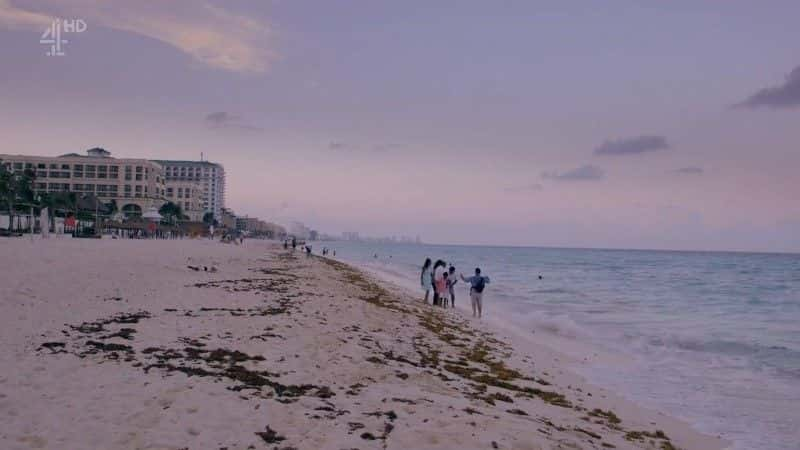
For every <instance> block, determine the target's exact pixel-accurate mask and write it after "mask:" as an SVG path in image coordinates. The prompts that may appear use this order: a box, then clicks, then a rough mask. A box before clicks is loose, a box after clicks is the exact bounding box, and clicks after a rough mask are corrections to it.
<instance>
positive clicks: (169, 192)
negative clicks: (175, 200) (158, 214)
mask: <svg viewBox="0 0 800 450" xmlns="http://www.w3.org/2000/svg"><path fill="white" fill-rule="evenodd" d="M172 195H173V191H172V188H167V197H172Z"/></svg>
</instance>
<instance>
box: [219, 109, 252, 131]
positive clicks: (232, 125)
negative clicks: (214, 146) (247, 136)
mask: <svg viewBox="0 0 800 450" xmlns="http://www.w3.org/2000/svg"><path fill="white" fill-rule="evenodd" d="M205 124H206V126H208V127H209V128H216V129H223V128H225V129H233V130H242V131H263V128H260V127H257V126H254V125H249V124H247V123H245V122H244V121H243V119H242V116H238V115H235V114H231V113H228V112H225V111H217V112H212V113H210V114H208V115H206V118H205Z"/></svg>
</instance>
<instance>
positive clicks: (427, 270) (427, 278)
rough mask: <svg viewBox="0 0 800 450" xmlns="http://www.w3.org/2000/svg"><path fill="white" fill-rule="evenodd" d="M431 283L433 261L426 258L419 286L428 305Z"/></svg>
mask: <svg viewBox="0 0 800 450" xmlns="http://www.w3.org/2000/svg"><path fill="white" fill-rule="evenodd" d="M335 255H336V253H335V252H334V256H335ZM431 281H433V273H432V272H431V259H430V258H425V263H424V264H422V272H420V274H419V284H420V285H422V290H423V291H425V303H428V294H430V292H431Z"/></svg>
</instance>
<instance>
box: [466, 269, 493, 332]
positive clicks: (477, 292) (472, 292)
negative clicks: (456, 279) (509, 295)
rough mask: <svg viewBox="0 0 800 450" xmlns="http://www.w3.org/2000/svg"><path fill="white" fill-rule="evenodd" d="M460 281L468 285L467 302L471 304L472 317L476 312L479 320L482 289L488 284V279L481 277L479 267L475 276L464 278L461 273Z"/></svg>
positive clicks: (481, 307) (481, 308) (481, 309)
mask: <svg viewBox="0 0 800 450" xmlns="http://www.w3.org/2000/svg"><path fill="white" fill-rule="evenodd" d="M461 279H462V280H464V283H469V284H470V288H469V300H470V303H472V317H475V314H476V312H477V317H478V318H479V319H480V318H481V315H482V312H483V289H484V288H485V287H486V285H487V284H489V277H485V276H483V275H481V269H480V267H476V268H475V275H473V276H471V277H469V278H464V274H463V273H462V274H461Z"/></svg>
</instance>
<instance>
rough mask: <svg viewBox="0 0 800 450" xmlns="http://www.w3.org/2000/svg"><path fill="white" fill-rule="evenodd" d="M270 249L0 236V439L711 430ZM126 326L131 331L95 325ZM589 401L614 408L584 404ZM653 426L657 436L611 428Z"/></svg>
mask: <svg viewBox="0 0 800 450" xmlns="http://www.w3.org/2000/svg"><path fill="white" fill-rule="evenodd" d="M286 255H287V253H286V252H284V251H283V249H281V248H278V247H276V246H271V245H269V244H268V243H266V242H261V241H252V240H251V241H247V242H246V244H245V245H244V246H233V245H225V244H220V243H216V242H211V241H188V240H187V241H128V240H70V239H49V240H44V241H36V242H31V241H30V240H27V239H3V240H0V261H2V267H3V269H2V273H1V274H0V448H2V449H27V448H51V449H88V448H102V449H182V448H190V449H221V448H228V449H246V448H255V449H261V448H300V449H306V448H308V449H311V448H325V449H328V448H330V449H339V448H362V449H364V448H403V449H412V448H414V449H416V448H442V449H444V448H457V449H470V448H487V449H490V448H493V446H496V447H497V448H513V449H550V448H598V449H599V448H611V447H609V446H615V447H616V448H672V447H667V445H672V446H674V448H685V449H703V450H705V449H716V448H722V447H723V446H724V444H725V443H724V442H723V441H721V440H719V439H716V438H713V437H708V436H704V435H701V434H699V433H697V432H695V431H693V430H692V429H691V428H690V427H689V426H688V425H686V424H683V423H681V422H679V421H676V420H673V419H671V418H669V417H666V416H664V415H661V414H659V413H657V412H652V411H647V410H643V409H641V408H638V407H636V406H635V405H633V404H631V403H629V402H626V401H624V400H622V399H620V398H618V397H617V396H615V395H613V394H612V393H609V392H605V391H603V390H602V389H600V388H598V387H594V386H590V385H588V384H586V383H585V382H584V381H583V380H582V379H581V378H580V377H578V376H576V375H574V374H572V373H570V372H569V371H568V370H566V369H565V366H566V364H565V363H564V362H563V358H564V356H563V355H560V354H558V353H557V352H555V351H553V350H551V349H549V348H548V347H545V346H543V345H525V347H524V351H523V349H522V348H512V346H509V345H507V344H505V343H503V342H500V341H496V340H495V337H494V335H493V334H492V332H491V330H489V329H488V328H487V325H483V324H476V325H474V326H473V324H472V321H471V319H470V320H468V319H466V318H464V317H463V316H462V315H461V314H460V313H454V312H452V311H449V312H447V313H445V312H442V311H440V310H434V309H432V308H431V307H429V306H425V305H422V304H421V303H419V302H418V301H417V300H416V299H412V298H409V297H408V296H407V295H406V294H404V293H403V292H402V291H401V290H399V289H397V288H395V287H393V286H390V285H387V284H385V283H378V284H376V282H375V281H374V280H373V279H372V278H371V277H366V278H364V277H363V276H362V274H361V273H360V272H355V271H353V270H352V269H349V268H347V267H345V266H340V265H339V264H331V263H329V262H326V260H323V259H321V258H318V257H312V258H306V257H305V256H304V255H301V254H300V252H297V255H296V257H286ZM190 265H191V266H208V267H214V268H216V269H217V271H216V272H213V273H212V272H205V271H202V270H201V271H194V270H191V269H189V268H188V267H187V266H190ZM262 269H267V270H266V272H265V271H262ZM209 282H210V284H208V285H201V286H196V284H198V283H209ZM202 308H217V309H206V310H203V309H202ZM219 308H225V309H224V310H220V309H219ZM141 311H146V312H147V313H148V316H147V317H142V318H140V319H139V320H138V321H136V320H127V322H130V323H117V322H113V321H109V320H108V319H111V318H113V317H117V318H119V317H120V316H119V314H131V313H137V312H141ZM128 317H129V316H128ZM122 322H126V320H122ZM133 322H135V323H133ZM82 324H85V325H86V326H84V327H82V328H81V329H80V330H76V329H74V328H72V327H76V328H78V327H80V326H81V325H82ZM92 324H93V325H92ZM99 325H102V330H100V331H92V327H95V329H96V328H97V327H98V326H99ZM126 328H127V329H132V330H134V331H132V332H130V334H129V335H128V336H127V337H129V338H130V339H126V338H125V337H124V335H125V332H124V331H123V333H122V335H123V336H115V337H110V335H112V334H114V333H117V332H119V331H121V330H123V329H126ZM500 339H501V340H506V339H507V338H505V337H502V338H500ZM89 341H92V342H95V343H96V344H88V342H89ZM445 341H449V343H448V342H445ZM481 342H482V343H484V344H486V345H487V346H488V347H489V350H488V351H489V353H488V355H484V354H482V353H481V352H480V351H475V350H476V349H477V350H481V348H482V347H480V346H478V347H476V345H477V344H479V343H481ZM509 342H510V341H509ZM44 343H58V344H64V346H63V347H60V346H58V345H57V344H56V345H55V346H53V345H51V348H42V347H41V345H42V344H44ZM98 344H99V345H107V344H119V345H125V346H130V350H126V349H125V347H119V348H120V349H118V350H115V349H113V348H112V349H106V350H102V349H98V346H97V345H98ZM517 347H519V345H517ZM215 349H224V350H228V351H239V352H243V353H230V352H227V353H226V352H222V351H217V352H213V350H215ZM437 351H438V352H439V353H438V354H437V353H436V352H437ZM388 352H391V353H390V354H389V353H388ZM387 355H388V357H387ZM251 357H257V358H256V359H255V360H253V359H250V358H251ZM465 357H466V359H465ZM237 358H238V359H242V360H241V361H234V359H237ZM261 358H263V359H261ZM368 359H369V361H368ZM499 361H503V364H500V363H499ZM153 365H155V366H153ZM148 366H151V367H148ZM509 368H513V369H517V370H518V371H519V373H514V372H512V371H509V370H508V369H509ZM181 370H183V372H181ZM264 371H267V372H264ZM185 372H190V374H191V375H192V376H187V374H186V373H185ZM520 376H524V377H525V378H520ZM465 377H466V378H471V380H468V379H466V378H465ZM533 379H539V380H542V379H543V380H546V381H547V382H549V383H551V384H550V385H543V384H541V383H539V382H536V381H534V380H533ZM487 383H488V384H489V386H487ZM503 383H509V384H505V385H504V384H503ZM304 384H307V385H308V386H305V387H298V386H301V385H304ZM498 385H499V387H498ZM292 386H295V387H294V388H293V387H292ZM525 388H528V391H527V394H526V393H525V392H523V391H524V390H525ZM530 389H538V391H537V390H530ZM484 390H485V391H484ZM548 392H552V393H560V394H563V396H564V397H563V399H561V398H560V397H559V396H557V395H550V394H548ZM493 394H499V395H498V397H499V399H495V400H494V405H491V404H490V403H489V402H487V400H486V398H487V397H489V396H490V395H493ZM543 398H544V399H547V400H550V402H548V401H545V400H543ZM500 399H510V400H511V401H513V403H507V402H504V401H501V400H500ZM553 403H557V404H553ZM559 404H560V405H559ZM595 408H600V409H603V410H605V411H609V410H611V411H613V412H614V413H615V414H616V415H617V416H619V418H620V419H621V423H619V424H613V423H611V421H609V420H608V419H607V418H603V417H597V416H589V415H588V414H587V413H589V412H590V411H592V410H593V409H595ZM515 409H516V410H519V411H522V412H524V414H527V415H519V414H515V413H512V412H509V411H510V410H515ZM519 411H518V412H519ZM370 413H377V414H372V415H370ZM267 426H269V427H270V428H271V429H272V430H274V431H275V432H277V434H278V435H279V436H281V437H284V438H285V439H284V440H280V441H274V442H270V443H267V442H266V441H265V439H264V437H267V440H272V439H271V436H268V435H264V437H262V436H259V435H257V434H256V432H264V431H265V430H266V427H267ZM655 430H663V431H664V433H666V435H667V436H669V438H670V441H666V440H664V439H659V438H651V437H644V438H643V439H632V440H630V439H626V433H628V432H630V431H647V432H650V433H654V432H655ZM367 433H368V434H367ZM593 435H594V436H593ZM598 436H599V437H598ZM371 437H374V438H375V439H374V440H372V439H370V438H371ZM628 437H629V438H630V437H631V436H630V435H629V436H628ZM668 442H669V443H668Z"/></svg>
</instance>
